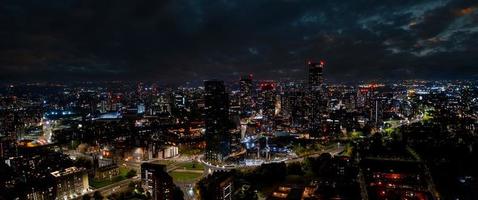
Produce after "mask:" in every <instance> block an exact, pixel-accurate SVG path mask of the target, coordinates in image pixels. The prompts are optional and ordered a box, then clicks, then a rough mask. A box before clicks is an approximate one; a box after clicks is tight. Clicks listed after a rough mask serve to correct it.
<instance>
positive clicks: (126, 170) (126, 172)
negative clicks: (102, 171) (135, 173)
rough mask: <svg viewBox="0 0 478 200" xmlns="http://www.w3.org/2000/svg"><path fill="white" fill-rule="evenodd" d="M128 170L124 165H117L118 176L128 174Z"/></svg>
mask: <svg viewBox="0 0 478 200" xmlns="http://www.w3.org/2000/svg"><path fill="white" fill-rule="evenodd" d="M128 171H129V169H128V168H126V167H124V166H121V167H119V175H120V176H123V177H126V174H128Z"/></svg>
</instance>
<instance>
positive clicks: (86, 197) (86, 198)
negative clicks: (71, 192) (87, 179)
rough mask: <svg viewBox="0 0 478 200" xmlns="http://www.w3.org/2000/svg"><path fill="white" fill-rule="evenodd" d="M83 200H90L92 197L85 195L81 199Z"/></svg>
mask: <svg viewBox="0 0 478 200" xmlns="http://www.w3.org/2000/svg"><path fill="white" fill-rule="evenodd" d="M81 199H82V200H90V199H91V197H90V195H87V194H85V195H83V197H81Z"/></svg>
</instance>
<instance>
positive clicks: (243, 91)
mask: <svg viewBox="0 0 478 200" xmlns="http://www.w3.org/2000/svg"><path fill="white" fill-rule="evenodd" d="M239 86H240V97H241V100H240V104H241V114H243V115H248V114H249V113H250V112H251V111H252V74H250V75H249V76H242V77H241V80H240V82H239Z"/></svg>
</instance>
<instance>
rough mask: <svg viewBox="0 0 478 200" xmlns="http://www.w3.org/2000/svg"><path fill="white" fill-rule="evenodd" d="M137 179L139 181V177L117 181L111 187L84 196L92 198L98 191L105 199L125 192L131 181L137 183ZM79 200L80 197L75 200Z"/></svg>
mask: <svg viewBox="0 0 478 200" xmlns="http://www.w3.org/2000/svg"><path fill="white" fill-rule="evenodd" d="M139 179H140V177H139V176H135V177H133V178H129V179H125V180H122V181H118V182H116V183H113V184H111V185H107V186H105V187H102V188H98V189H95V190H91V191H90V192H88V193H86V194H87V195H90V196H92V195H93V194H94V193H95V192H96V191H98V192H100V193H101V195H103V196H104V197H107V196H110V195H111V194H113V193H119V192H123V191H126V189H128V185H129V183H130V182H131V181H139ZM81 198H82V197H81V196H80V197H78V198H77V199H81Z"/></svg>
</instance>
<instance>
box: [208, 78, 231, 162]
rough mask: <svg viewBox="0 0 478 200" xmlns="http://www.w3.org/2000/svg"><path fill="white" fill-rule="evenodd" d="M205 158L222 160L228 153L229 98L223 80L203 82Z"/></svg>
mask: <svg viewBox="0 0 478 200" xmlns="http://www.w3.org/2000/svg"><path fill="white" fill-rule="evenodd" d="M204 87H205V93H204V100H205V106H206V107H205V127H206V134H205V137H206V160H207V161H209V162H222V161H223V160H224V159H225V157H226V156H228V155H229V154H230V151H231V150H230V146H231V136H230V135H229V133H228V122H229V99H228V94H227V93H226V88H225V86H224V82H223V81H217V80H212V81H206V82H204Z"/></svg>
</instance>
